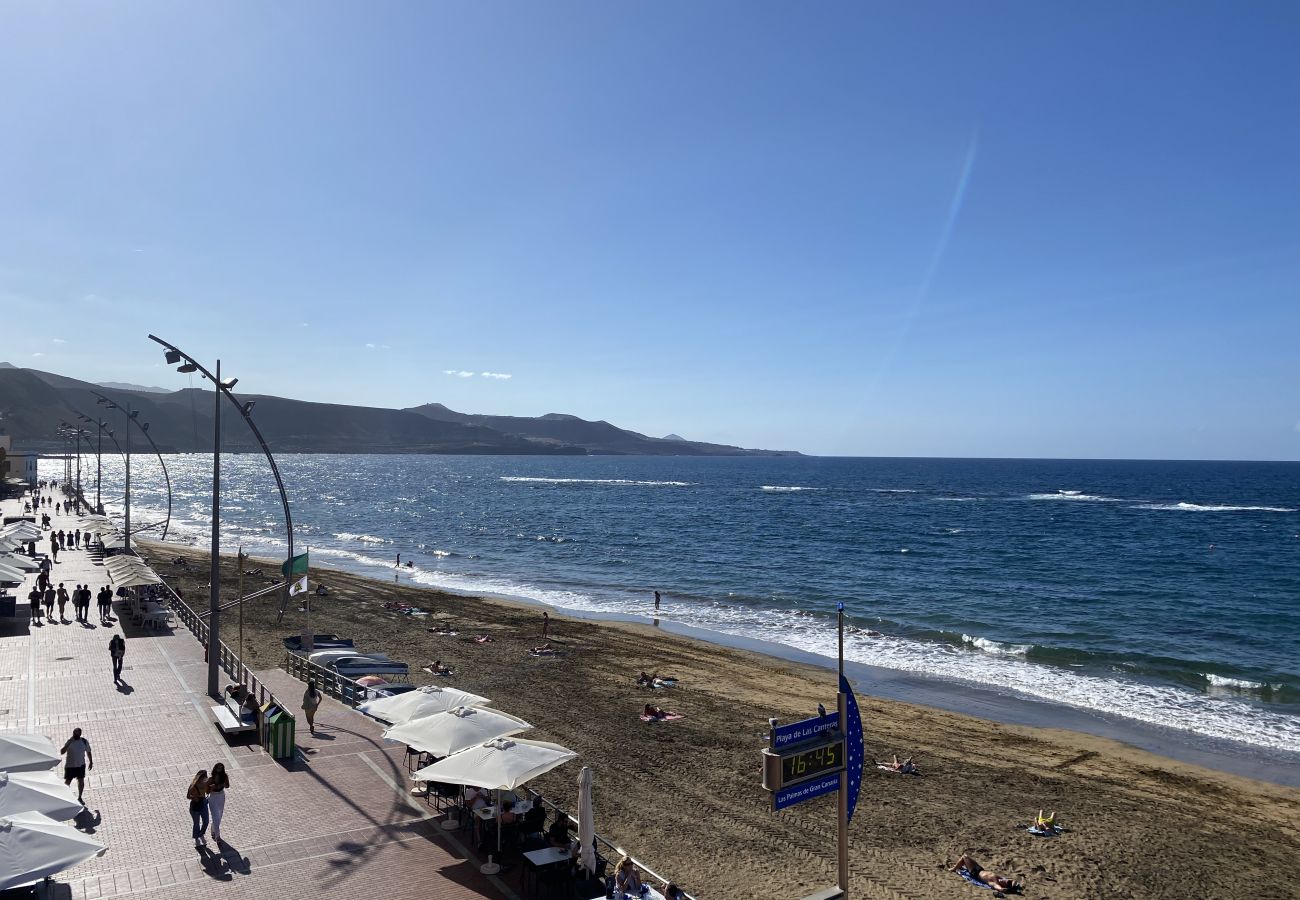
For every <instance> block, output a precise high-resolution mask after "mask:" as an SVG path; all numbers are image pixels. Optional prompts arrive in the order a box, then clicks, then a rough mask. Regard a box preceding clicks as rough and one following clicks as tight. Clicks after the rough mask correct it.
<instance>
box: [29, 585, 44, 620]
mask: <svg viewBox="0 0 1300 900" xmlns="http://www.w3.org/2000/svg"><path fill="white" fill-rule="evenodd" d="M27 602H28V603H30V604H31V605H32V621H33V622H39V621H40V620H41V590H40V588H32V591H31V593H30V594H28V595H27Z"/></svg>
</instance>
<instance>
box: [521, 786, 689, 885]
mask: <svg viewBox="0 0 1300 900" xmlns="http://www.w3.org/2000/svg"><path fill="white" fill-rule="evenodd" d="M524 791H525V792H526V793H527V794H528V795H529V796H531V797H532V798H533V799H534V800H535V801H536V802H538V803H541V804H542V806H549V807H550V808H551V809H553V810H555V811H556V812H557V813H561V814H562V815H563V816H564V817H565V818H566V819H568V820H569V821H570V822H572V823H573V824H574V826H575V828H576V826H577V824H578V819H577V817H576V816H573V815H570V814H569V813H568V812H567V811H565V810H564V809H562V808H561V807H559V806H557V805H555V804H554V803H552V802H551V801H550V800H547V799H546V798H545V797H543V796H542V794H541V792H540V791H535V790H533V789H532V788H530V787H527V786H525V787H524ZM596 843H598V844H601V845H603V846H605V847H608V848H609V849H610V850H613V851H614V853H616V854H618V856H620V857H623V856H626V857H627V858H628V859H630V860H632V865H634V866H636V867H637V868H638V869H640V870H641V871H642V872H644V873H645V874H646V875H649V876H650V877H651V878H653V879H654V880H655V881H658V882H659V883H660V884H662V885H663V886H664V887H665V888H667V887H668V885H670V884H673V883H674V882H673V881H672V880H671V879H668V878H665V877H664V876H662V875H660V874H659V873H658V872H656V871H655V870H654V869H652V868H650V867H649V866H647V865H646V864H645V863H643V862H641V861H640V860H639V859H637V858H636V857H635V856H632V855H631V854H630V853H628V852H627V851H626V850H624V849H623V848H622V847H620V846H618V845H617V844H615V843H613V842H612V841H609V840H607V839H605V838H603V837H601V836H600V835H599V834H597V835H596ZM606 858H607V859H608V858H609V857H606ZM613 864H614V865H618V860H617V859H616V860H614V861H613ZM682 893H683V894H684V895H685V897H686V900H695V898H694V897H693V896H692V895H690V894H687V893H686V892H685V891H682Z"/></svg>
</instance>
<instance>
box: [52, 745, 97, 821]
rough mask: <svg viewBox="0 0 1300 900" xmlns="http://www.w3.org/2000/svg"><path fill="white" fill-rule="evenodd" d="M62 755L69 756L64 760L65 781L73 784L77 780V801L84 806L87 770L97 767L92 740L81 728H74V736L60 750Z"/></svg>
mask: <svg viewBox="0 0 1300 900" xmlns="http://www.w3.org/2000/svg"><path fill="white" fill-rule="evenodd" d="M59 753H60V754H61V755H64V756H66V757H67V759H65V760H64V762H63V783H64V784H72V779H74V778H75V779H76V780H77V802H78V803H80V804H81V805H82V806H85V805H86V801H85V800H83V799H81V797H82V794H84V793H85V790H86V770H87V768H89V770H90V771H92V772H93V771H94V769H95V757H94V756H93V755H92V754H91V752H90V741H88V740H86V739H85V738H84V737H82V736H81V729H80V728H74V729H72V737H70V738H68V742H67V743H66V744H64V745H63V749H61V750H60V751H59Z"/></svg>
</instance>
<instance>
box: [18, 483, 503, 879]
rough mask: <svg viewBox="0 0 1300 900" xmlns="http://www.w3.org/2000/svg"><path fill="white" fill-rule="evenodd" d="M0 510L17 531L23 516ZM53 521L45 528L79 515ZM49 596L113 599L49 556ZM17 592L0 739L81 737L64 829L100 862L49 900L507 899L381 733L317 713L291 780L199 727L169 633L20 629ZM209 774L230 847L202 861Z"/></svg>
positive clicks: (188, 675) (190, 667)
mask: <svg viewBox="0 0 1300 900" xmlns="http://www.w3.org/2000/svg"><path fill="white" fill-rule="evenodd" d="M0 506H2V508H3V512H4V514H6V515H15V514H18V513H19V511H20V510H21V506H22V504H21V501H14V500H9V501H4V502H3V504H0ZM53 522H54V528H55V530H58V529H59V528H66V527H68V526H69V525H70V524H72V523H74V522H75V517H71V516H56V517H54V519H53ZM46 544H48V540H47V541H46ZM31 580H32V581H33V582H34V576H31ZM54 582H55V585H56V586H57V585H58V583H60V582H62V583H63V584H65V585H66V586H67V588H68V590H69V591H71V590H72V589H73V586H74V585H76V584H89V585H90V588H91V591H92V592H94V591H98V590H99V588H100V587H101V586H102V585H104V584H108V583H109V581H108V576H107V571H106V570H105V569H104V568H103V567H102V566H100V565H98V564H97V563H96V562H94V561H93V560H92V559H91V557H90V555H89V554H87V553H86V552H85V551H80V550H68V551H66V552H61V553H60V554H59V562H58V564H57V565H56V566H55V567H54ZM30 589H31V584H30V583H29V584H26V585H24V586H23V587H22V588H21V589H19V614H18V616H17V617H16V618H15V619H0V731H3V732H39V733H41V734H45V735H47V736H48V737H49V738H51V739H52V740H53V741H54V742H55V744H56V745H60V746H61V745H62V743H63V741H65V740H66V739H67V738H68V737H70V736H71V733H72V729H73V728H76V727H80V728H82V729H83V731H84V735H85V737H86V738H87V739H88V740H89V741H90V745H91V749H92V752H93V754H94V762H95V767H94V770H93V772H91V773H90V777H89V778H88V779H87V783H86V792H85V801H86V804H87V810H85V811H84V812H83V813H82V814H81V816H80V817H79V818H78V819H77V825H78V827H79V828H81V829H82V830H83V831H85V832H87V833H90V834H94V835H95V837H96V839H98V840H99V841H101V842H103V843H105V844H107V845H108V848H109V850H108V852H107V853H106V854H105V855H104V856H102V857H100V858H98V859H93V860H90V861H88V862H86V863H83V864H81V865H80V866H77V867H76V868H74V869H70V870H68V871H67V872H64V873H63V874H62V875H60V876H59V877H58V879H57V881H58V884H57V885H56V886H55V887H54V889H53V890H52V891H51V892H50V896H53V897H59V898H67V900H107V898H112V897H127V896H130V897H132V898H136V900H164V898H166V900H181V898H195V900H198V898H203V900H208V898H230V900H245V898H247V900H252V898H259V900H260V898H266V897H274V898H276V900H297V898H301V900H307V898H312V900H325V898H369V897H375V898H384V900H406V898H410V900H416V898H419V900H443V898H447V900H453V898H454V900H460V898H470V897H493V898H499V897H503V896H504V897H507V898H509V900H513V898H514V893H513V892H512V891H511V890H510V889H509V888H507V887H505V886H504V885H502V884H501V882H499V881H497V880H496V879H488V878H486V877H484V876H483V875H480V874H479V872H478V867H477V861H476V860H474V859H473V858H472V857H468V856H467V854H466V852H465V850H464V848H462V847H460V846H459V845H458V844H455V843H451V842H453V841H455V838H454V837H448V836H446V834H445V833H444V832H443V831H442V830H441V829H439V828H438V827H437V823H436V821H434V820H433V819H431V818H430V817H429V810H428V808H427V807H425V806H424V805H422V804H417V803H416V802H413V801H412V800H411V799H410V798H409V795H408V794H407V792H406V786H405V776H406V768H405V764H404V761H403V760H404V757H403V752H402V748H401V747H394V746H388V747H386V746H384V742H383V741H382V740H381V739H380V736H379V735H380V728H379V727H378V725H377V723H373V722H371V721H370V720H368V719H366V718H365V717H364V716H361V715H360V714H358V713H356V712H354V711H352V710H349V709H347V708H346V707H344V706H342V705H340V704H338V703H335V702H334V701H332V700H326V701H325V705H324V706H322V708H321V710H320V713H319V714H318V716H317V731H318V735H317V736H316V737H312V736H311V735H309V734H308V733H307V730H306V728H305V727H303V728H301V729H300V730H299V732H298V744H299V753H298V755H297V758H296V759H295V760H293V761H292V762H289V763H288V764H285V763H282V762H279V761H276V760H273V759H271V758H270V757H269V756H267V755H266V754H265V753H263V752H262V751H261V749H260V748H259V747H257V746H256V745H255V744H253V743H252V742H249V743H248V744H247V745H244V744H242V743H238V742H237V743H235V744H233V745H232V744H231V743H230V742H228V741H227V740H226V739H225V738H224V737H223V736H222V735H221V733H220V732H219V731H218V730H217V729H216V727H215V726H214V725H213V720H212V716H211V714H210V713H209V711H208V707H209V706H211V705H212V703H213V701H211V700H210V699H209V698H208V697H207V696H206V681H207V667H206V664H205V663H204V661H203V649H202V647H201V646H200V645H199V643H198V641H196V640H195V638H194V636H193V635H192V634H190V633H189V631H187V630H186V629H185V628H184V627H183V626H179V625H178V626H177V628H176V629H175V630H174V631H168V630H166V629H163V630H161V631H158V632H154V631H144V630H141V629H139V628H136V627H134V626H132V625H131V624H130V623H129V622H125V623H124V622H122V621H118V622H115V623H114V624H113V625H111V626H109V627H102V626H100V625H98V624H97V622H98V615H97V611H96V609H95V607H94V605H93V602H92V606H91V612H90V619H91V622H92V624H89V625H83V624H81V623H78V622H70V623H69V624H58V623H55V624H46V625H33V624H31V623H30V622H29V619H28V615H27V604H26V596H27V592H28V591H29V590H30ZM67 615H68V617H69V618H72V617H73V611H72V607H71V605H69V607H68V610H67ZM114 615H115V617H116V615H117V611H116V607H115V611H114ZM55 616H56V618H57V616H58V610H57V607H56V608H55ZM114 633H122V634H123V635H124V636H125V637H126V644H127V652H126V665H125V671H124V672H123V678H124V681H125V684H123V685H120V686H119V685H115V684H114V683H113V677H112V670H111V664H110V660H109V655H108V642H109V639H110V638H111V637H112V635H113V634H114ZM259 677H260V675H259ZM266 682H267V685H268V687H270V688H271V689H272V690H273V691H275V692H276V694H277V696H282V697H284V699H285V700H286V702H288V703H290V705H291V706H294V705H296V703H297V700H298V698H299V697H300V696H301V691H302V687H301V685H299V684H298V683H297V682H295V681H294V680H293V679H291V678H290V677H289V676H288V675H287V674H285V673H284V672H270V673H267V675H266ZM217 762H224V763H225V764H226V768H227V770H228V771H229V773H230V779H231V788H230V793H229V799H228V801H227V804H226V817H225V821H224V822H223V824H222V828H221V831H222V837H223V838H224V839H225V840H226V841H228V842H229V844H228V846H225V847H222V848H216V847H215V845H214V844H213V842H212V841H210V840H209V847H210V848H211V849H209V850H205V851H203V852H200V851H199V850H197V849H196V848H195V847H194V843H193V840H192V839H191V837H190V828H191V823H190V817H189V813H188V810H187V804H186V801H185V789H186V787H187V785H188V783H189V780H190V779H191V778H192V777H193V775H194V773H195V772H196V771H197V770H199V769H209V770H210V769H211V768H212V766H213V764H214V763H217ZM60 771H61V770H60Z"/></svg>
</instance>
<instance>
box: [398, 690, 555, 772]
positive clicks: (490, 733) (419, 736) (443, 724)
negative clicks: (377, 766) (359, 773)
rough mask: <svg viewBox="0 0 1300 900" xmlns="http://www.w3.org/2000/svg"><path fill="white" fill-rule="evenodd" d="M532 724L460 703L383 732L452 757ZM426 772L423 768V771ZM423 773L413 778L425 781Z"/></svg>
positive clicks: (438, 754) (406, 743) (507, 715)
mask: <svg viewBox="0 0 1300 900" xmlns="http://www.w3.org/2000/svg"><path fill="white" fill-rule="evenodd" d="M532 727H533V726H532V725H529V724H528V723H527V722H525V721H524V720H523V719H521V718H519V717H517V716H512V715H510V714H509V713H503V712H498V711H497V710H495V709H487V708H486V707H474V706H457V707H455V708H454V709H449V710H447V711H446V712H443V713H435V714H434V715H432V716H421V717H420V718H418V719H412V720H411V721H409V722H407V723H405V724H403V725H394V726H393V727H392V728H390V729H388V730H387V731H385V732H384V737H386V738H388V740H390V741H401V742H402V743H403V744H405V745H406V746H408V747H410V748H412V749H414V750H420V751H422V752H424V753H432V754H433V755H434V756H451V755H452V754H453V753H458V752H459V751H461V750H464V749H465V748H467V747H473V746H474V745H475V744H482V743H483V742H484V741H490V740H492V738H497V737H509V736H510V735H512V734H519V733H520V732H522V731H527V730H528V729H530V728H532ZM426 768H427V767H426ZM423 771H424V769H421V770H420V772H423ZM420 772H416V773H415V774H414V775H413V776H412V777H413V778H414V779H415V780H416V781H425V780H426V779H425V778H423V777H422V776H421V775H420Z"/></svg>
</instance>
